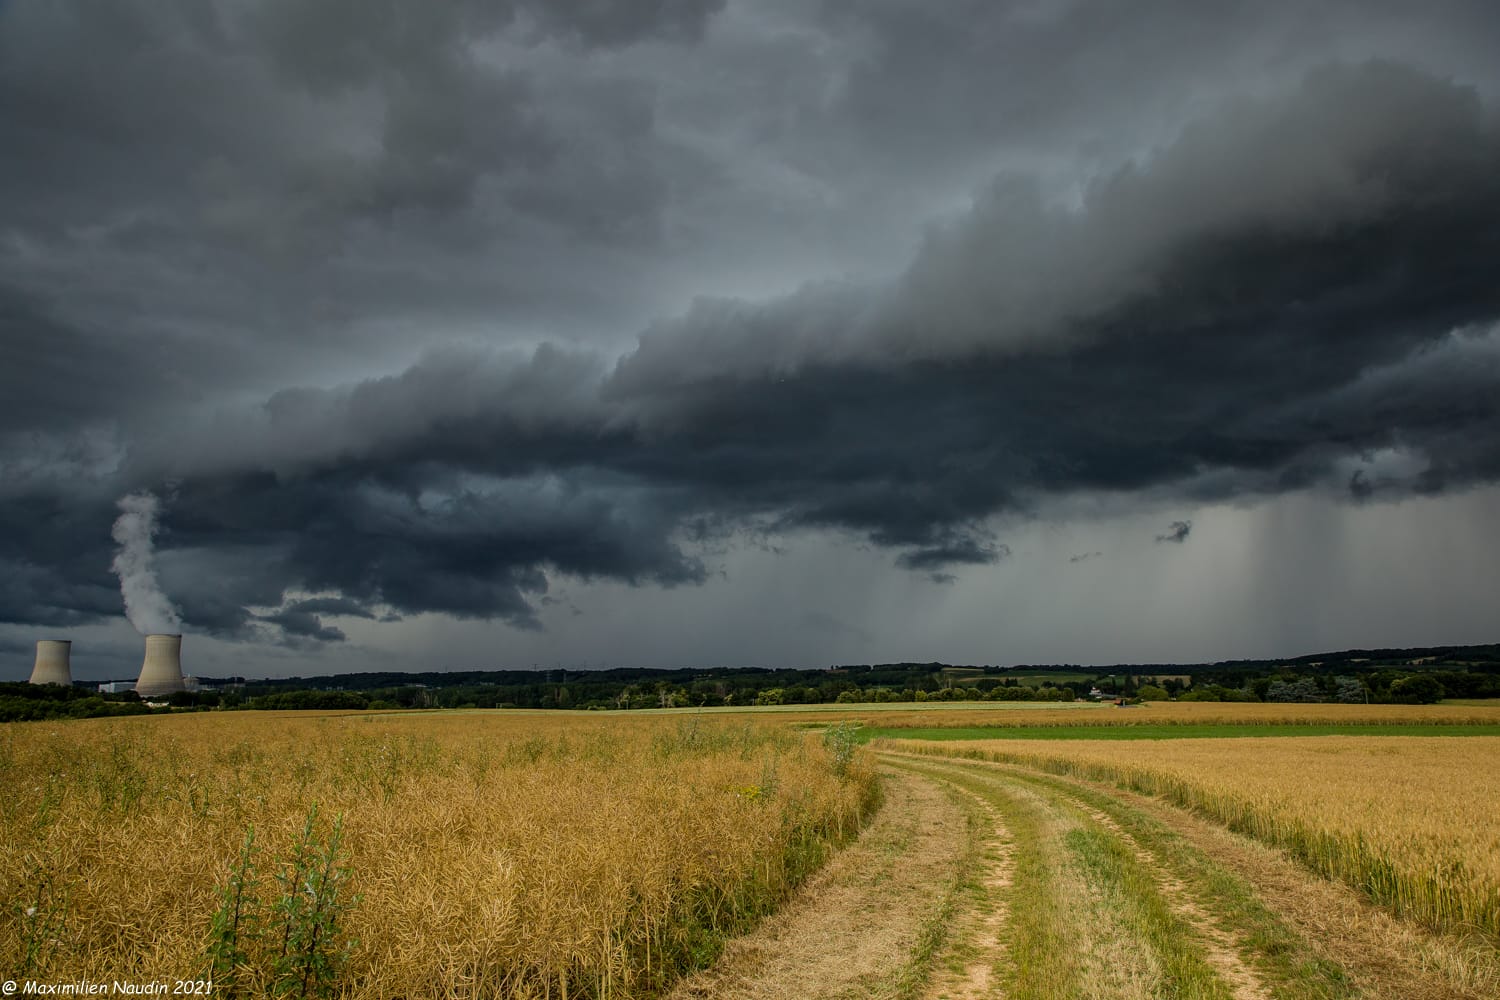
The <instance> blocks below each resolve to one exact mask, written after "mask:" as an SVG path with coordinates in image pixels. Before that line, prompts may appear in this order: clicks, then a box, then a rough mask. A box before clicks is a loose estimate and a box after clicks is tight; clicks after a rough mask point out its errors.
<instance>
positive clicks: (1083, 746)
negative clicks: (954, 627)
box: [0, 704, 1500, 1000]
mask: <svg viewBox="0 0 1500 1000" xmlns="http://www.w3.org/2000/svg"><path fill="white" fill-rule="evenodd" d="M1497 717H1500V710H1497V709H1496V708H1495V707H1494V706H1486V705H1476V706H1435V707H1423V708H1400V707H1391V706H1339V705H1308V706H1267V705H1239V704H1234V705H1213V704H1185V705H1163V706H1152V707H1150V708H1144V709H1130V710H1118V709H1112V708H1107V707H1106V708H1100V707H1096V706H1076V707H1074V706H1070V707H1057V706H1046V707H1033V706H1030V705H1027V706H1025V707H1017V706H995V705H993V704H986V705H984V706H982V707H980V706H973V707H970V706H963V707H957V708H955V707H954V706H951V705H923V706H902V707H901V708H900V709H899V710H892V709H890V708H888V707H887V706H879V707H875V706H861V705H854V706H840V707H839V710H837V711H832V710H830V709H828V708H822V709H820V710H812V711H809V710H795V709H794V710H789V711H788V710H782V711H776V712H764V711H762V712H749V713H737V714H728V713H725V714H714V715H702V716H699V715H696V714H692V713H681V712H668V713H661V714H656V713H631V714H629V715H619V714H609V715H602V714H598V713H542V712H537V713H525V712H475V713H457V712H455V713H396V714H357V713H356V714H345V715H341V714H325V715H302V714H285V715H281V714H272V713H234V714H231V713H212V714H203V715H184V716H175V717H167V718H147V719H119V720H94V721H88V722H76V723H64V724H54V723H34V724H15V725H11V726H9V727H7V728H5V729H3V730H0V831H3V834H4V837H5V844H6V849H5V851H4V853H3V854H0V895H3V899H0V906H3V909H0V973H3V975H4V976H6V977H14V978H17V979H22V980H26V979H31V980H35V981H38V982H51V983H65V982H71V981H78V980H86V981H95V982H97V981H101V980H105V981H108V980H132V979H134V980H137V981H139V980H144V979H147V978H151V979H166V978H192V977H198V976H207V975H210V974H211V975H212V977H213V978H214V980H215V987H214V993H215V994H219V995H241V996H277V997H302V996H313V997H323V996H327V997H359V998H367V997H368V998H374V997H379V998H396V997H401V998H418V997H428V996H430V997H437V996H444V997H448V996H452V997H507V998H508V997H547V998H549V1000H550V998H554V997H555V998H562V997H606V996H607V997H618V998H632V997H639V998H645V997H659V996H665V995H668V994H670V995H671V997H673V998H674V1000H728V998H744V1000H751V998H755V1000H813V998H828V1000H834V998H838V1000H853V998H859V997H874V998H879V1000H970V998H980V997H1004V998H1007V1000H1072V998H1075V997H1090V998H1099V1000H1105V998H1109V1000H1114V998H1129V1000H1154V998H1157V997H1163V996H1173V997H1182V998H1205V1000H1207V998H1212V1000H1278V998H1279V1000H1301V998H1304V997H1321V998H1348V1000H1451V998H1465V1000H1489V998H1491V997H1493V996H1497V995H1500V948H1497V945H1500V926H1497V915H1500V902H1497V900H1500V834H1497V830H1496V827H1495V824H1494V823H1493V820H1492V817H1493V816H1495V815H1500V737H1496V736H1486V735H1451V736H1445V737H1435V736H1412V735H1404V736H1403V735H1395V736H1393V735H1377V734H1374V731H1372V733H1371V734H1365V735H1352V734H1344V735H1331V736H1305V735H1303V736H1299V735H1295V734H1296V732H1297V730H1296V728H1295V725H1296V724H1297V723H1311V724H1320V725H1326V724H1329V723H1343V724H1350V725H1363V724H1376V725H1378V724H1412V723H1423V722H1434V723H1449V724H1452V723H1494V722H1496V721H1497ZM844 720H866V721H868V722H870V723H871V724H872V725H877V726H880V727H882V728H883V729H884V731H885V732H887V733H889V732H890V729H889V728H886V727H910V728H909V732H911V733H912V734H916V733H918V732H920V731H923V730H930V729H932V728H934V727H962V728H964V729H965V730H972V729H973V727H976V726H995V725H1002V726H1003V725H1021V726H1030V727H1036V726H1046V727H1050V726H1070V727H1076V726H1078V725H1080V724H1085V725H1111V726H1121V725H1127V726H1128V725H1144V726H1147V727H1148V729H1149V731H1148V730H1141V731H1140V733H1139V735H1143V736H1161V735H1164V734H1165V735H1175V734H1176V733H1180V734H1183V735H1187V734H1188V733H1189V732H1190V731H1188V730H1186V729H1178V728H1177V727H1182V726H1190V725H1191V726H1198V727H1206V726H1207V727H1211V726H1218V725H1222V726H1228V727H1231V728H1233V727H1236V726H1240V727H1243V726H1256V727H1260V728H1257V729H1256V730H1254V731H1253V732H1252V731H1250V730H1243V729H1238V730H1235V732H1234V735H1238V736H1240V737H1241V738H1238V739H1200V738H1186V739H1182V738H1176V739H1158V738H1153V739H1143V740H1129V741H1122V740H1099V739H1094V738H1090V739H1079V738H1077V737H1078V735H1079V734H1078V732H1077V731H1076V730H1072V729H1070V730H1068V731H1063V730H1059V731H1058V735H1065V736H1069V737H1071V738H1069V739H1037V738H1036V736H1037V735H1038V734H1037V732H1036V731H1035V729H1033V730H1031V731H1030V732H1029V735H1030V736H1031V737H1032V738H1030V739H1024V740H1023V739H1010V740H1004V739H965V740H947V741H942V742H936V741H932V742H929V741H924V740H916V739H896V738H885V739H881V740H877V741H876V742H875V743H873V744H872V745H871V747H870V748H869V749H868V750H856V748H855V747H854V745H853V743H852V741H850V740H846V739H840V738H835V739H832V740H830V739H829V738H828V737H827V735H826V734H820V733H819V732H818V731H817V730H818V729H825V730H826V729H827V728H828V727H831V726H834V725H835V724H837V723H841V722H842V721H844ZM1274 723H1285V724H1287V725H1286V729H1285V735H1280V734H1279V733H1280V732H1281V726H1279V725H1277V726H1275V727H1274V729H1275V730H1276V732H1277V733H1278V734H1277V735H1261V733H1262V731H1263V730H1264V729H1265V727H1266V726H1267V724H1274ZM1174 731H1175V732H1174ZM1210 731H1216V730H1213V729H1211V730H1210ZM979 732H980V735H986V734H985V733H984V731H983V730H980V731H979ZM1226 732H1227V730H1226ZM1456 732H1457V731H1456V730H1455V733H1456ZM835 733H836V734H838V735H839V736H849V735H851V734H850V731H849V730H847V729H842V728H840V729H837V730H835ZM1085 735H1089V736H1090V737H1092V732H1091V731H1090V732H1089V733H1087V734H1085ZM1191 735H1192V736H1193V737H1196V736H1198V735H1199V730H1197V729H1195V730H1192V731H1191ZM877 764H878V767H879V771H880V773H879V775H878V776H877V773H876V767H877ZM882 789H883V791H882ZM882 801H883V802H884V805H883V806H881V807H880V808H879V809H878V811H875V812H873V813H872V810H873V809H875V807H876V806H877V805H878V804H879V803H880V802H882ZM856 838H857V839H856ZM840 845H848V846H844V847H841V846H840ZM836 851H837V853H835V852H836ZM825 862H827V863H826V864H825ZM693 970H697V971H693Z"/></svg>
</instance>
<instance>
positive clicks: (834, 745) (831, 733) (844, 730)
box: [823, 722, 859, 778]
mask: <svg viewBox="0 0 1500 1000" xmlns="http://www.w3.org/2000/svg"><path fill="white" fill-rule="evenodd" d="M823 746H824V747H826V748H827V749H828V752H829V753H830V754H831V755H832V756H833V773H834V774H836V775H838V776H839V777H840V778H844V777H848V775H849V767H850V765H852V764H853V763H854V752H855V751H856V750H858V749H859V727H858V726H857V725H855V724H854V723H852V722H840V723H839V724H838V725H836V726H829V727H828V728H827V729H825V730H823Z"/></svg>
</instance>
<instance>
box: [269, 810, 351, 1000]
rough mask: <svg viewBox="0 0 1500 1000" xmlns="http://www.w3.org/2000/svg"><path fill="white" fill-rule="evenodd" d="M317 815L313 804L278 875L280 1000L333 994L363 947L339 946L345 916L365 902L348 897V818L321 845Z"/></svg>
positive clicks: (274, 989) (276, 977)
mask: <svg viewBox="0 0 1500 1000" xmlns="http://www.w3.org/2000/svg"><path fill="white" fill-rule="evenodd" d="M317 817H318V807H317V806H313V807H312V809H311V810H310V811H309V812H308V814H307V822H306V823H305V824H303V827H302V834H301V835H300V836H299V837H298V838H297V843H296V844H295V845H294V846H293V848H292V855H291V857H290V858H289V859H288V860H287V861H286V862H285V864H284V865H283V868H282V870H281V871H279V872H277V873H276V882H277V884H278V885H279V886H280V887H281V898H280V899H279V900H278V901H277V903H276V907H275V912H276V915H277V918H278V920H279V923H280V928H281V934H280V938H281V941H280V949H279V951H278V953H277V955H276V960H275V962H274V963H273V966H272V973H271V993H272V995H273V996H277V997H329V996H332V995H333V992H334V987H335V984H336V982H337V980H338V974H339V971H340V970H341V969H342V967H343V965H344V962H345V960H346V959H347V958H348V956H349V952H350V951H352V950H353V948H354V946H355V944H356V943H357V942H355V941H347V942H345V943H344V944H343V945H342V947H341V946H340V945H339V943H338V940H339V933H340V922H341V920H342V918H343V917H344V915H345V914H346V913H347V912H348V910H349V909H350V908H351V907H353V906H354V905H355V904H356V903H358V902H359V898H358V897H357V896H349V895H347V888H348V883H349V869H348V868H346V867H344V866H343V865H342V864H340V863H339V854H340V852H341V850H342V849H343V842H344V818H343V817H342V816H340V817H339V818H338V819H336V820H335V821H334V824H333V831H332V833H330V835H329V837H328V842H327V843H326V844H323V845H321V846H319V844H318V842H317V834H316V831H315V829H314V824H315V823H316V821H317Z"/></svg>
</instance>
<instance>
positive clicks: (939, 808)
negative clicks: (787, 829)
mask: <svg viewBox="0 0 1500 1000" xmlns="http://www.w3.org/2000/svg"><path fill="white" fill-rule="evenodd" d="M967 837H968V831H967V822H966V819H965V816H964V813H963V811H962V810H961V809H960V808H959V807H958V806H957V805H955V804H954V802H953V801H952V800H951V799H950V798H948V796H947V795H946V794H944V792H943V791H942V789H941V788H940V787H939V786H938V785H937V784H936V783H935V782H932V781H927V780H924V779H922V778H919V777H916V776H914V775H911V774H908V773H904V772H892V771H887V772H886V787H885V804H884V805H883V806H882V807H881V809H880V812H879V813H878V814H877V815H876V816H875V818H874V819H873V820H872V821H871V822H870V825H869V826H868V827H866V829H865V830H864V832H863V833H862V834H861V835H860V837H859V839H858V840H857V841H855V842H854V843H853V844H851V845H850V846H848V847H846V848H844V850H842V851H840V852H839V853H838V854H837V855H835V856H834V858H833V859H832V860H831V861H829V862H828V864H827V865H825V866H824V867H823V869H822V870H821V871H820V872H819V873H818V874H817V875H815V876H813V878H811V879H809V880H808V882H807V883H806V884H805V885H804V886H803V887H802V888H801V889H799V890H798V892H797V893H796V895H794V896H793V898H792V899H791V900H790V901H789V902H788V903H787V904H786V905H785V906H783V907H782V908H781V909H780V910H778V911H777V912H776V913H774V914H772V915H771V916H770V917H768V918H767V919H766V920H765V921H763V922H762V923H761V925H760V926H759V927H757V928H756V929H755V930H754V931H752V932H751V933H749V934H747V935H744V936H743V937H740V938H736V939H735V940H733V941H731V942H730V943H729V944H728V945H727V946H726V947H725V949H724V953H723V954H722V955H721V956H720V958H719V961H718V962H717V963H716V964H715V965H714V966H713V967H712V968H709V969H705V970H703V971H700V972H697V973H694V974H693V975H691V976H688V977H686V978H685V979H683V980H682V981H681V982H680V983H678V985H677V987H676V989H674V990H673V991H672V993H671V994H670V1000H700V998H702V1000H706V998H710V997H711V998H714V1000H842V998H850V1000H852V998H855V997H860V998H865V997H881V996H889V995H891V992H892V990H893V988H894V987H893V983H894V982H895V981H897V979H898V978H899V976H900V972H901V970H902V969H903V968H904V967H905V966H906V965H907V963H908V962H909V961H910V959H911V954H912V951H913V949H914V947H915V946H916V944H917V937H918V934H919V932H920V928H921V926H922V924H923V923H924V918H925V917H927V916H928V915H930V914H932V913H933V912H934V911H935V910H936V909H937V907H938V906H939V905H940V902H941V898H942V895H943V893H944V891H945V889H946V887H947V886H948V885H950V884H951V882H952V880H953V876H954V873H955V872H954V869H955V866H956V865H957V864H958V863H959V861H960V859H961V858H963V856H964V854H965V849H966V843H967Z"/></svg>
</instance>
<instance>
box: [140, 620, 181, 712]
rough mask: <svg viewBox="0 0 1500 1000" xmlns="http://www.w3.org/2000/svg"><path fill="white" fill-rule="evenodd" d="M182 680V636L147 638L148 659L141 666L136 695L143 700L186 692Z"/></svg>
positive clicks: (150, 636) (149, 636)
mask: <svg viewBox="0 0 1500 1000" xmlns="http://www.w3.org/2000/svg"><path fill="white" fill-rule="evenodd" d="M185 690H187V685H186V683H185V682H184V681H183V679H182V636H181V635H148V636H146V659H145V661H144V662H143V663H142V664H141V676H140V679H139V680H137V681H136V682H135V693H136V694H138V695H140V696H141V697H142V698H159V697H161V696H162V695H165V694H171V693H172V692H174V691H185Z"/></svg>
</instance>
